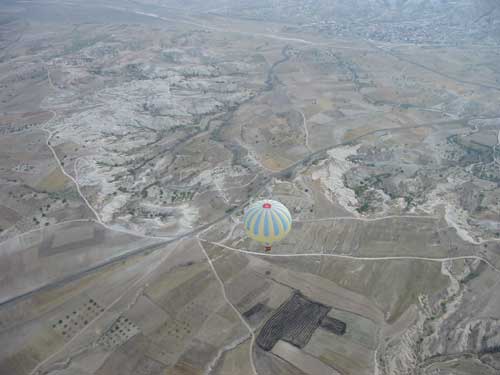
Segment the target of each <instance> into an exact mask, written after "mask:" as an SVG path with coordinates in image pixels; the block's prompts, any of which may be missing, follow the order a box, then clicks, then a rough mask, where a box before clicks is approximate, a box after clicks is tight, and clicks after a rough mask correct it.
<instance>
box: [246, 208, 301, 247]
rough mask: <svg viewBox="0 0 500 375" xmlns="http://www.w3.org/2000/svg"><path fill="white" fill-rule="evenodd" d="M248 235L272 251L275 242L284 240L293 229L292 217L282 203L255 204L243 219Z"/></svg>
mask: <svg viewBox="0 0 500 375" xmlns="http://www.w3.org/2000/svg"><path fill="white" fill-rule="evenodd" d="M243 225H244V226H245V231H246V233H247V235H248V236H249V237H250V238H252V239H253V240H255V241H257V242H260V243H262V244H264V246H265V249H266V251H270V250H271V246H272V244H273V243H274V242H276V241H279V240H281V239H283V238H284V237H285V236H286V235H287V234H288V232H290V229H291V227H292V215H290V211H288V209H287V208H286V207H285V206H284V205H283V204H282V203H280V202H278V201H273V200H262V201H258V202H255V203H253V204H252V205H251V206H250V207H249V208H248V210H247V212H246V213H245V216H244V217H243Z"/></svg>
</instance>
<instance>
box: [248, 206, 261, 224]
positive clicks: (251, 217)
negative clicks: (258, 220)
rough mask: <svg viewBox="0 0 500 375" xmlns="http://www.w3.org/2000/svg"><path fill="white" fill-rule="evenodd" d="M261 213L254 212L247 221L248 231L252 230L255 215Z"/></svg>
mask: <svg viewBox="0 0 500 375" xmlns="http://www.w3.org/2000/svg"><path fill="white" fill-rule="evenodd" d="M259 212H260V211H259V210H255V211H254V212H252V213H251V214H250V215H249V216H248V218H247V220H246V227H247V229H250V227H251V225H252V221H253V218H254V217H255V215H257V214H258V213H259Z"/></svg>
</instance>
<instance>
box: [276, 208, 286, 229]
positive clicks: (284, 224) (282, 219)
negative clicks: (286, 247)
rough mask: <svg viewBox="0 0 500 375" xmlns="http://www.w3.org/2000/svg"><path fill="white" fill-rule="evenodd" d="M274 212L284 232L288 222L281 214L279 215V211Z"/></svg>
mask: <svg viewBox="0 0 500 375" xmlns="http://www.w3.org/2000/svg"><path fill="white" fill-rule="evenodd" d="M274 212H276V214H277V215H278V216H279V217H280V220H281V225H283V229H284V231H285V232H286V231H287V230H288V220H287V219H286V217H285V216H283V213H281V211H279V210H275V211H274Z"/></svg>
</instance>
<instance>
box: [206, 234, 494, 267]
mask: <svg viewBox="0 0 500 375" xmlns="http://www.w3.org/2000/svg"><path fill="white" fill-rule="evenodd" d="M200 241H203V242H206V243H209V244H212V245H214V246H218V247H220V248H223V249H226V250H229V251H234V252H237V253H242V254H248V255H256V256H263V257H276V258H294V257H296V258H300V257H335V258H342V259H351V260H357V261H384V260H422V261H428V262H439V263H442V262H446V261H453V260H462V259H475V260H480V261H481V262H484V263H486V264H487V265H488V266H490V267H491V268H492V269H493V270H494V271H496V272H498V273H500V269H499V268H497V267H495V266H494V265H493V264H492V263H491V262H490V261H489V260H487V259H486V258H483V257H480V256H477V255H462V256H456V257H446V258H431V257H418V256H385V257H358V256H354V255H346V254H332V253H323V252H321V253H296V254H276V253H264V252H257V251H250V250H242V249H236V248H234V247H231V246H227V245H224V244H222V243H219V242H212V241H207V240H203V239H200Z"/></svg>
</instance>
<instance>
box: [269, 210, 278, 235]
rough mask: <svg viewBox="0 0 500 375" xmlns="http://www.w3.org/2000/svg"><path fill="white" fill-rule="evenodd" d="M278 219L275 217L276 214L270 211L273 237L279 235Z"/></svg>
mask: <svg viewBox="0 0 500 375" xmlns="http://www.w3.org/2000/svg"><path fill="white" fill-rule="evenodd" d="M278 220H279V219H278V217H277V216H276V212H274V211H271V221H272V223H273V229H274V235H275V236H279V234H280V227H279V225H278Z"/></svg>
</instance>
